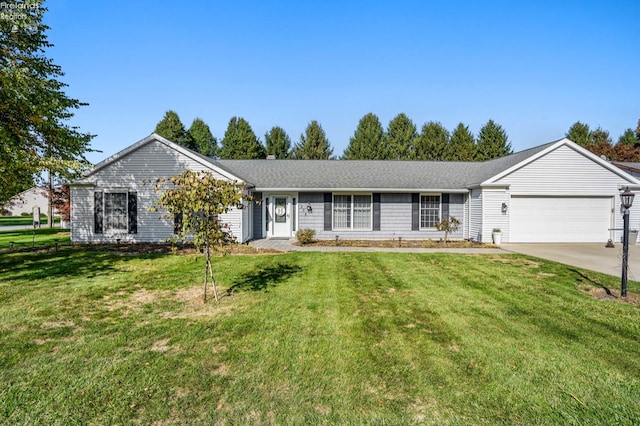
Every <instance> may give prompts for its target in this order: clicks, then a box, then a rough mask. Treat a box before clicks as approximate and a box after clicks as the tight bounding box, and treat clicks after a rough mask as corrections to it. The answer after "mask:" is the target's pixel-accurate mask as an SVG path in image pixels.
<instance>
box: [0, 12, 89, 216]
mask: <svg viewBox="0 0 640 426" xmlns="http://www.w3.org/2000/svg"><path fill="white" fill-rule="evenodd" d="M10 3H11V2H10ZM22 3H23V4H26V5H29V6H33V7H28V8H24V9H20V10H16V11H15V12H16V13H18V12H19V13H20V15H21V18H20V19H18V20H16V19H0V52H1V53H0V147H1V148H0V205H2V204H4V202H5V201H7V200H8V199H9V198H11V196H13V195H15V194H17V193H18V192H20V190H21V189H24V188H25V187H27V186H29V185H30V184H32V183H33V181H34V176H41V175H42V172H44V171H50V172H51V173H52V174H53V175H58V176H63V177H64V178H65V180H66V179H70V178H73V174H74V172H77V173H80V172H81V171H82V170H83V169H84V168H85V167H86V166H87V165H88V162H87V160H86V158H85V157H84V155H85V153H86V152H88V151H89V150H90V142H91V139H92V138H93V137H94V135H91V134H89V133H82V132H80V131H79V130H78V129H77V128H76V127H75V126H72V125H71V124H70V123H69V121H70V120H71V119H72V118H73V116H74V110H76V109H79V108H80V107H82V106H85V105H87V104H85V103H82V102H80V101H78V100H77V99H73V98H70V97H68V96H67V95H66V94H65V92H64V90H65V87H67V85H66V84H65V83H63V82H61V81H59V78H60V77H63V76H64V73H63V71H62V68H61V67H60V66H58V65H56V64H55V63H54V62H53V60H52V59H50V58H48V57H47V56H45V54H47V53H51V52H52V49H51V48H52V47H53V45H52V44H51V43H49V41H48V38H47V35H46V31H47V30H48V29H49V27H48V26H47V25H45V24H44V23H43V15H44V13H45V12H46V10H47V9H46V8H44V7H42V6H40V3H42V2H36V1H32V0H28V1H25V2H21V3H15V4H16V5H18V4H22ZM2 11H3V12H5V13H7V14H8V13H9V12H11V10H9V9H6V8H5V9H2Z"/></svg>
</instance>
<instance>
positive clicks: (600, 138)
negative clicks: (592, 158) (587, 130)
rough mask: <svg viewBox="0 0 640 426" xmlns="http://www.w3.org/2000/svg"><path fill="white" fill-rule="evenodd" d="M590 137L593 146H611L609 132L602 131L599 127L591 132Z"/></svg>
mask: <svg viewBox="0 0 640 426" xmlns="http://www.w3.org/2000/svg"><path fill="white" fill-rule="evenodd" d="M590 137H591V143H592V144H593V145H601V146H613V141H612V140H611V136H610V135H609V131H608V130H604V129H602V128H601V127H598V128H597V129H595V130H593V131H592V132H591V134H590Z"/></svg>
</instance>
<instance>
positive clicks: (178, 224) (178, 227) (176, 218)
mask: <svg viewBox="0 0 640 426" xmlns="http://www.w3.org/2000/svg"><path fill="white" fill-rule="evenodd" d="M180 231H182V212H180V213H176V214H174V215H173V233H174V235H178V234H179V233H180Z"/></svg>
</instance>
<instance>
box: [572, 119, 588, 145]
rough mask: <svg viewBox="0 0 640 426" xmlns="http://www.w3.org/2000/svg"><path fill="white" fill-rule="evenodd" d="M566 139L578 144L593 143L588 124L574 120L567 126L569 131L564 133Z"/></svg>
mask: <svg viewBox="0 0 640 426" xmlns="http://www.w3.org/2000/svg"><path fill="white" fill-rule="evenodd" d="M565 137H566V138H567V139H569V140H570V141H572V142H575V143H577V144H578V145H580V146H587V145H589V144H591V143H593V139H592V138H591V131H590V130H589V125H588V124H584V123H581V122H579V121H576V122H575V123H573V125H572V126H571V127H570V128H569V131H568V132H567V134H566V135H565Z"/></svg>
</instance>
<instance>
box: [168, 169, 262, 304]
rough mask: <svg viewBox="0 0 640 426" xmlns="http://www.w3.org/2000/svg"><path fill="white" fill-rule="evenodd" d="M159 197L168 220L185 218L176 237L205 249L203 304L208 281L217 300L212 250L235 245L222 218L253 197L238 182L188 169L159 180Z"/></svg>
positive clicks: (177, 230) (178, 228)
mask: <svg viewBox="0 0 640 426" xmlns="http://www.w3.org/2000/svg"><path fill="white" fill-rule="evenodd" d="M155 191H156V193H159V194H160V197H159V199H158V206H159V207H161V208H163V209H165V210H166V211H167V216H166V217H168V218H174V217H176V216H177V215H180V216H181V217H182V226H179V227H177V229H176V232H177V238H179V239H181V240H182V241H184V240H185V239H187V238H193V242H194V243H195V244H196V246H197V247H203V248H204V253H205V256H206V262H205V273H204V301H205V302H206V300H207V284H208V282H209V278H211V282H212V285H213V292H214V295H215V299H216V301H217V300H218V291H217V289H216V282H215V278H214V275H213V267H212V266H211V248H214V249H217V248H219V247H221V246H222V245H225V244H229V243H232V242H234V241H235V240H234V239H233V236H232V235H231V234H230V232H229V229H228V226H227V225H226V224H225V223H223V222H222V221H221V220H220V215H221V214H223V213H227V212H228V211H229V210H231V209H232V208H234V207H237V208H241V207H242V206H243V204H242V203H243V200H244V201H250V200H251V197H250V196H248V195H243V187H242V185H240V184H238V183H237V182H235V181H233V182H231V181H225V180H221V179H216V178H215V177H214V176H213V174H212V173H210V172H193V171H191V170H186V171H185V172H183V173H182V174H180V175H177V176H173V177H170V178H168V179H166V178H160V179H158V180H157V181H156V184H155Z"/></svg>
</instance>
